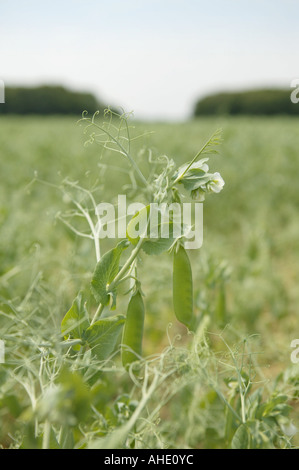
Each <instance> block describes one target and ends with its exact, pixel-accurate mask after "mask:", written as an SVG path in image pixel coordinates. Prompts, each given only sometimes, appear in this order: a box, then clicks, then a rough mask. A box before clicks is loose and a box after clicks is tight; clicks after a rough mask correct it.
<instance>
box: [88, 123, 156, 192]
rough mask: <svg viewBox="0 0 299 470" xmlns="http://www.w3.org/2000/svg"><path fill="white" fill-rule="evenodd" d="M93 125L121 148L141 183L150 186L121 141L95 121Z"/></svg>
mask: <svg viewBox="0 0 299 470" xmlns="http://www.w3.org/2000/svg"><path fill="white" fill-rule="evenodd" d="M92 124H93V125H94V126H95V127H97V128H98V129H100V130H101V131H102V132H104V133H105V134H106V135H108V137H109V138H110V139H111V140H112V141H113V142H114V143H115V144H116V145H117V146H118V147H119V148H120V150H121V152H122V153H123V155H124V156H125V157H127V159H128V160H129V162H130V163H131V165H132V167H133V168H134V170H135V171H136V173H137V174H138V176H139V178H140V179H141V181H142V182H143V184H144V186H146V187H147V186H148V183H147V181H146V179H145V177H144V175H143V174H142V172H141V170H140V169H139V166H138V165H137V163H136V162H135V160H134V159H133V158H132V157H131V155H130V154H129V153H128V152H127V151H126V149H125V148H124V146H123V145H122V144H121V143H120V142H119V140H117V139H116V138H115V137H113V135H112V134H110V132H109V131H107V130H106V129H103V128H102V127H101V126H99V125H98V124H96V123H95V122H94V121H92Z"/></svg>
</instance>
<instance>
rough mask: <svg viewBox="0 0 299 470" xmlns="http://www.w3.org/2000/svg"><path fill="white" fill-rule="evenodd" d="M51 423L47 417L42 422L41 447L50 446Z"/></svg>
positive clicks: (47, 447) (46, 447)
mask: <svg viewBox="0 0 299 470" xmlns="http://www.w3.org/2000/svg"><path fill="white" fill-rule="evenodd" d="M50 436H51V424H50V421H49V420H48V419H47V420H46V421H45V424H44V435H43V449H49V448H50Z"/></svg>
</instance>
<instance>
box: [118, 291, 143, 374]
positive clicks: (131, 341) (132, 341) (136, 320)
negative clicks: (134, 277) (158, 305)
mask: <svg viewBox="0 0 299 470" xmlns="http://www.w3.org/2000/svg"><path fill="white" fill-rule="evenodd" d="M143 325H144V303H143V299H142V294H141V292H140V290H139V289H138V290H137V291H136V292H135V294H133V295H132V297H131V299H130V301H129V305H128V310H127V316H126V321H125V326H124V329H123V337H122V345H123V346H122V353H121V355H122V363H123V365H124V366H127V365H129V364H131V362H134V361H136V360H137V359H138V356H141V354H142V337H143ZM134 353H135V354H134Z"/></svg>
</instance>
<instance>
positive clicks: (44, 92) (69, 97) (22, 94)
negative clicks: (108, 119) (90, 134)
mask: <svg viewBox="0 0 299 470" xmlns="http://www.w3.org/2000/svg"><path fill="white" fill-rule="evenodd" d="M82 109H89V110H90V111H91V112H95V111H96V110H97V109H102V110H104V106H103V105H102V104H101V103H99V102H98V101H97V99H96V98H95V97H94V96H93V95H92V94H91V93H84V92H75V91H71V90H68V89H66V88H64V87H62V86H39V87H32V88H29V87H28V88H13V87H6V88H5V103H4V104H2V105H1V106H0V114H41V115H47V114H74V115H79V114H80V113H81V112H82Z"/></svg>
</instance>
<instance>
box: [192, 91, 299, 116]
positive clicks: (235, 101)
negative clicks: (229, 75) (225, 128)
mask: <svg viewBox="0 0 299 470" xmlns="http://www.w3.org/2000/svg"><path fill="white" fill-rule="evenodd" d="M291 91H292V90H291V89H289V90H281V89H265V90H251V91H244V92H235V93H217V94H214V95H210V96H207V97H205V98H203V99H201V100H199V101H198V102H197V103H196V105H195V108H194V116H202V115H215V114H231V115H238V114H247V115H265V116H271V115H275V114H288V115H297V116H298V115H299V103H298V105H296V104H294V103H292V101H291V98H290V96H291Z"/></svg>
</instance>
